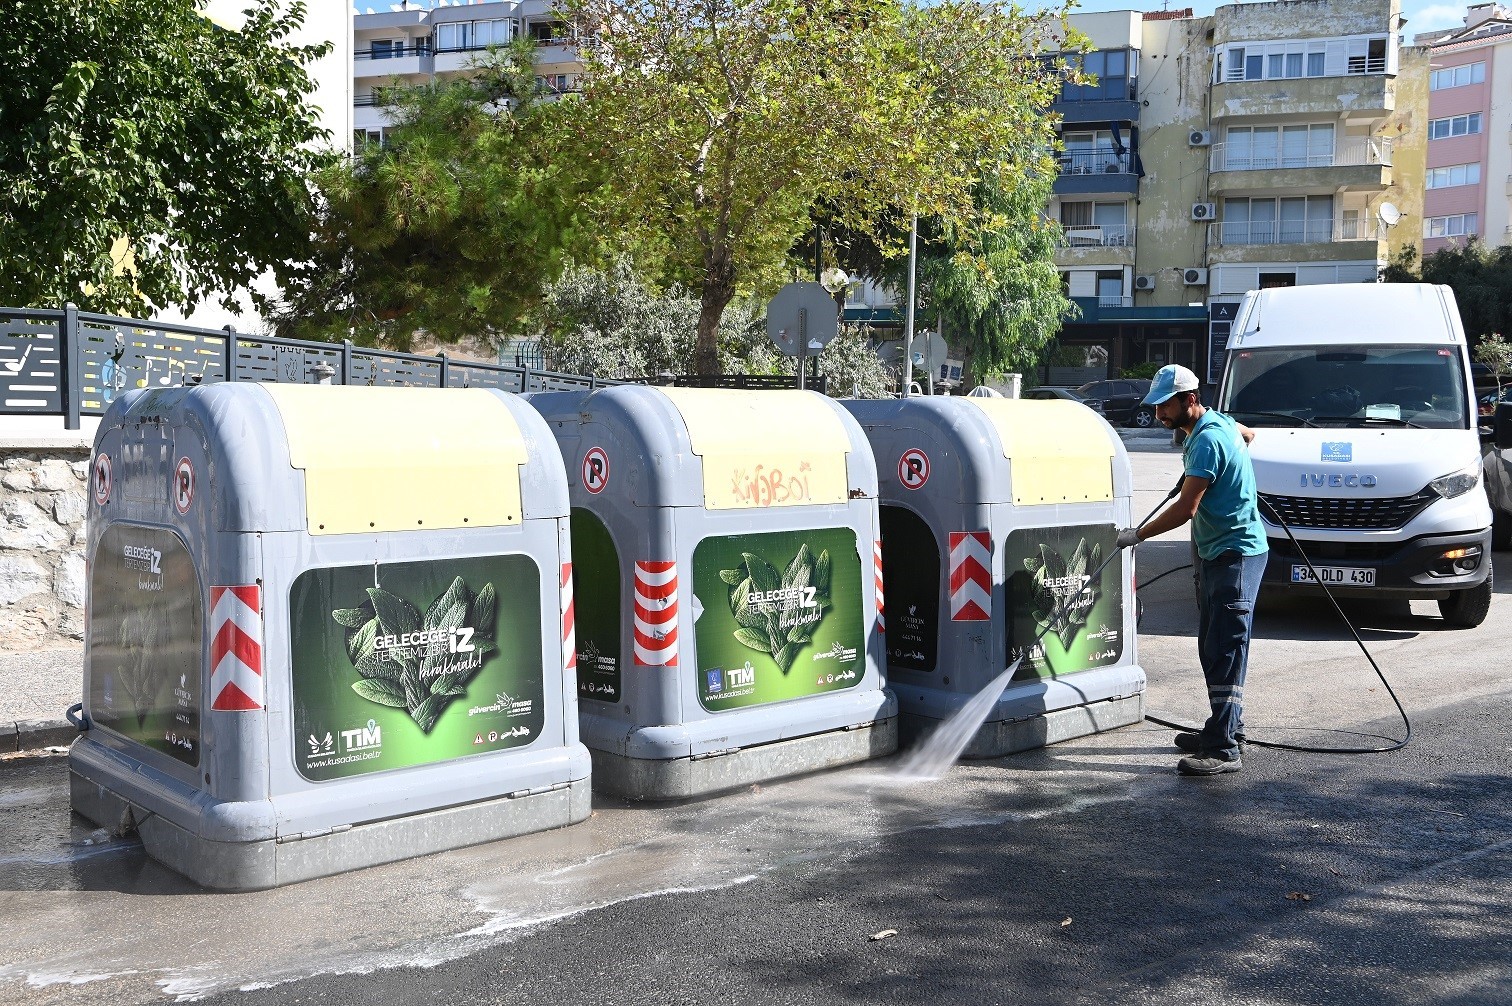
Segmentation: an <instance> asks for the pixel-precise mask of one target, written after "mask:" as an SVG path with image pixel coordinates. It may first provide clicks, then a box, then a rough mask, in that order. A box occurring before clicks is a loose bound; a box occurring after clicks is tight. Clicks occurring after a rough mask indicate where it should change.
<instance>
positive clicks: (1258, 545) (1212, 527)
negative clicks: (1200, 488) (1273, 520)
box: [1181, 409, 1270, 559]
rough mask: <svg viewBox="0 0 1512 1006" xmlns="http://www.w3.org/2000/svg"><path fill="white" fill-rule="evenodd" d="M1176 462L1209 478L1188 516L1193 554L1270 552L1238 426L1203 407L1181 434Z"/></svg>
mask: <svg viewBox="0 0 1512 1006" xmlns="http://www.w3.org/2000/svg"><path fill="white" fill-rule="evenodd" d="M1181 462H1182V467H1183V469H1184V470H1185V472H1186V474H1188V475H1191V476H1194V477H1196V478H1199V479H1207V480H1208V490H1207V492H1206V493H1204V494H1203V496H1202V502H1201V503H1199V504H1198V505H1197V516H1196V517H1194V518H1192V540H1193V541H1194V542H1196V544H1197V554H1198V555H1200V556H1202V557H1203V558H1204V559H1215V558H1217V557H1218V556H1219V555H1220V554H1221V553H1223V552H1227V551H1229V550H1230V549H1233V550H1235V551H1237V552H1238V553H1239V554H1240V555H1263V554H1265V552H1267V551H1269V549H1270V546H1269V545H1267V544H1266V541H1265V528H1264V527H1263V526H1262V525H1261V524H1260V507H1259V505H1258V504H1257V503H1256V501H1255V469H1254V467H1253V466H1251V465H1250V459H1249V453H1248V451H1247V450H1246V449H1245V446H1244V438H1243V437H1242V436H1240V435H1239V427H1238V425H1237V424H1235V422H1234V421H1233V420H1232V419H1230V418H1229V417H1228V416H1225V415H1224V414H1223V413H1221V412H1219V411H1217V410H1216V409H1208V410H1207V411H1206V412H1204V413H1203V414H1202V418H1201V419H1199V420H1197V425H1196V426H1194V427H1192V435H1191V436H1189V437H1187V438H1186V446H1185V447H1183V448H1182V451H1181Z"/></svg>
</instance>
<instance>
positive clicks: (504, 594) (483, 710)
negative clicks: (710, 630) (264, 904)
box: [70, 384, 590, 890]
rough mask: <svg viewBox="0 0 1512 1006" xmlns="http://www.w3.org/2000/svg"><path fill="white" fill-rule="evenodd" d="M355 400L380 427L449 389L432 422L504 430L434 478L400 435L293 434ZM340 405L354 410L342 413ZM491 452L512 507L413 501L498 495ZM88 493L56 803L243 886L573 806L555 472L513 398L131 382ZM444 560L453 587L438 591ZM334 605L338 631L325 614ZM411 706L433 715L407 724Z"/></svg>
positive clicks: (386, 855)
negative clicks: (74, 684) (465, 464)
mask: <svg viewBox="0 0 1512 1006" xmlns="http://www.w3.org/2000/svg"><path fill="white" fill-rule="evenodd" d="M374 392H383V393H384V396H383V397H382V399H381V403H380V404H381V407H382V408H381V411H382V412H383V413H384V414H385V415H387V416H388V417H390V418H392V419H393V420H394V421H395V422H396V423H398V422H409V423H413V424H423V423H425V422H427V421H428V420H429V418H430V417H431V416H432V415H434V414H437V413H440V414H441V415H443V416H444V415H447V414H450V411H449V410H452V409H453V408H454V407H455V406H456V405H457V404H458V400H447V399H445V398H443V397H438V396H456V395H463V396H472V397H469V398H467V399H463V400H460V401H461V402H463V404H465V405H466V408H465V409H462V410H461V412H459V413H457V415H466V416H472V417H485V418H488V419H490V420H492V423H491V425H495V426H502V427H504V428H508V427H511V426H513V427H514V428H515V429H514V430H512V431H510V433H509V434H508V435H504V434H502V433H498V432H495V433H493V434H491V435H490V434H485V435H483V436H481V437H475V438H472V439H471V441H470V446H473V447H476V448H478V450H477V451H476V452H472V453H471V456H472V458H473V460H472V465H473V466H475V468H474V469H472V470H465V471H457V472H455V473H452V474H451V475H450V477H449V478H448V475H447V473H445V472H441V471H437V470H427V469H425V468H424V465H425V464H426V461H425V455H426V452H425V451H424V450H423V449H421V450H415V451H413V452H412V453H409V454H408V455H407V456H391V455H388V454H387V453H386V451H387V450H388V449H389V448H390V447H391V446H392V447H393V448H394V449H396V450H398V449H399V446H400V445H399V444H398V443H395V442H393V441H392V440H391V439H390V438H386V437H385V436H384V433H383V430H382V429H372V428H368V429H362V428H358V429H353V428H351V427H343V426H342V425H341V424H339V423H321V424H318V425H324V426H326V427H327V428H324V429H318V430H310V429H305V430H302V431H295V430H293V429H291V425H292V423H293V422H294V421H295V420H296V419H297V420H298V421H300V422H304V423H306V424H309V423H310V422H311V418H312V417H318V416H321V415H327V416H330V415H336V416H339V415H342V413H343V411H344V410H346V409H348V408H353V407H354V406H366V407H368V408H369V409H370V410H371V408H372V403H373V401H374V400H373V399H372V397H371V395H372V393H374ZM396 392H397V393H396ZM311 393H313V394H315V395H321V394H324V395H330V396H334V397H333V398H332V399H331V400H330V401H329V402H320V401H317V400H315V399H314V398H312V397H309V396H310V395H311ZM354 393H355V394H354ZM280 394H297V395H298V396H305V397H296V398H293V399H287V398H277V399H276V398H275V396H276V395H280ZM480 395H481V396H488V399H487V400H484V399H479V398H478V397H477V396H480ZM365 396H366V397H365ZM301 403H303V405H304V406H306V407H305V408H302V409H301V408H295V406H297V405H300V404H301ZM333 408H334V410H335V411H334V412H332V409H333ZM362 414H363V413H362V409H361V408H355V409H354V411H353V412H352V422H353V423H354V424H356V425H357V426H359V427H360V426H362V425H363V423H362V420H361V416H362ZM511 418H512V420H513V422H512V423H511V422H510V420H511ZM372 425H373V424H371V423H369V424H368V426H369V427H371V426H372ZM412 428H413V427H412ZM296 432H297V433H299V434H300V436H298V437H296V438H295V440H297V441H299V442H301V443H303V444H304V445H305V447H304V448H302V449H303V450H304V451H305V453H307V454H308V453H309V452H310V451H311V450H317V451H318V450H324V454H323V455H321V456H315V455H312V456H311V457H307V458H303V459H301V458H298V457H295V456H294V454H295V449H294V448H293V447H292V446H291V443H293V442H294V441H291V433H296ZM464 435H465V434H464ZM342 437H347V438H349V439H350V443H348V444H342V443H340V442H339V441H340V438H342ZM364 437H370V438H371V439H370V440H364V439H363V438H364ZM385 440H390V442H389V443H385V442H384V441H385ZM499 442H507V444H506V446H507V448H508V451H509V453H510V459H511V460H515V461H518V462H519V464H518V467H517V468H516V466H515V465H513V464H510V465H508V466H507V468H506V470H505V472H504V473H503V474H499V473H497V472H495V473H491V474H487V475H486V476H485V475H480V474H479V473H480V472H481V469H483V467H484V466H489V465H491V464H497V463H499V462H500V459H496V458H494V457H491V456H490V454H489V453H488V450H489V448H490V447H491V446H492V445H493V444H495V443H499ZM325 445H334V447H333V448H332V449H326V447H325ZM438 450H440V448H438ZM438 456H439V455H438ZM447 456H449V457H457V456H460V455H459V452H458V451H457V450H456V449H455V448H453V449H452V452H451V454H449V455H447ZM296 462H298V463H299V464H301V465H302V466H303V467H296V466H295V465H296ZM364 466H365V467H364ZM416 466H419V467H418V468H416ZM515 470H517V471H518V483H517V491H516V490H515V489H511V490H510V493H509V494H506V495H509V496H510V497H511V498H512V501H513V503H512V505H511V506H510V507H509V508H510V509H515V508H516V507H517V508H518V512H516V513H511V514H508V515H502V516H501V515H500V514H497V513H496V514H493V515H490V514H489V513H484V512H474V513H472V514H471V515H470V516H468V515H466V514H464V515H463V516H460V517H458V516H457V515H456V514H455V513H452V512H449V511H447V509H446V507H447V505H448V504H447V503H446V502H437V501H445V500H446V497H444V495H441V494H446V493H447V492H448V488H449V485H450V486H451V487H453V489H454V491H456V495H455V496H454V497H452V501H455V500H456V499H462V500H464V501H466V500H467V499H468V498H469V492H470V491H469V490H466V489H462V490H455V487H456V486H459V485H465V482H464V480H469V479H474V478H487V479H493V480H496V481H497V480H500V479H503V480H505V481H502V482H499V483H498V484H501V485H502V484H507V480H510V479H514V478H515V475H514V471H515ZM389 471H391V472H392V476H391V478H392V481H388V479H389V478H390V476H389V475H388V474H386V473H387V472H389ZM374 478H380V479H382V480H383V481H382V482H380V483H375V482H374V481H373V479H374ZM317 481H318V485H317ZM92 489H93V492H92V495H93V499H92V500H91V510H90V517H89V544H88V547H89V556H90V568H91V580H90V598H89V617H88V619H87V621H86V636H85V681H84V692H85V695H84V712H85V716H86V717H87V719H88V721H89V724H90V726H89V729H88V730H86V731H85V732H84V733H83V734H82V735H81V736H80V738H79V739H78V740H77V741H76V742H75V743H74V745H73V748H72V750H71V751H70V770H71V775H72V803H73V807H74V809H75V810H76V811H78V812H79V813H81V814H83V815H84V816H85V817H88V818H90V819H91V820H93V821H95V822H96V823H98V824H100V825H104V826H107V827H111V828H119V829H121V830H130V829H133V828H134V829H135V830H137V831H138V832H139V833H140V835H141V838H142V841H143V843H144V845H145V848H146V851H147V852H148V854H149V855H152V856H153V857H154V858H156V859H158V860H160V861H161V862H163V863H164V864H165V865H167V866H169V867H170V868H172V869H174V870H176V871H178V872H180V873H183V874H185V875H186V876H189V877H190V878H192V879H194V880H195V881H197V882H199V883H201V884H204V885H206V886H209V887H215V888H223V889H231V890H248V889H259V888H267V887H273V886H278V885H282V884H287V883H292V882H296V881H299V880H304V879H308V878H311V877H317V876H323V875H327V874H332V873H337V872H341V871H344V870H348V869H353V868H357V867H361V866H367V865H372V864H376V863H382V862H388V861H392V860H397V859H403V858H408V857H411V856H416V855H423V854H427V853H431V852H436V851H439V850H443V849H449V848H456V847H460V846H463V845H468V844H473V843H478V842H484V841H489V840H493V839H497V838H503V837H507V836H510V835H515V834H520V833H524V832H529V831H537V830H542V829H546V828H554V827H559V826H562V825H566V824H569V823H572V822H574V821H580V820H582V819H584V818H585V817H586V816H587V815H588V812H589V790H588V785H589V784H588V777H589V770H590V762H589V758H588V754H587V751H586V749H585V748H584V747H583V746H582V745H581V744H580V743H579V741H578V737H577V708H576V706H577V701H576V683H575V678H574V676H573V673H572V670H571V668H570V666H569V664H568V662H567V660H566V658H565V654H566V653H567V652H570V649H571V647H570V645H566V644H564V639H563V634H564V632H563V629H564V624H566V623H565V620H564V609H566V608H567V607H568V606H569V604H570V595H569V594H568V593H567V591H565V590H564V589H563V585H562V578H563V573H564V571H565V569H566V568H567V565H568V564H569V563H570V551H569V549H570V544H569V539H568V534H567V520H566V518H567V493H566V484H565V476H564V473H563V470H562V465H561V460H560V457H559V455H558V454H557V452H556V450H555V445H554V444H553V442H552V440H551V436H550V433H549V432H548V431H547V429H546V427H545V424H544V423H543V422H541V420H540V417H539V416H538V415H537V414H536V413H535V412H534V411H533V410H531V409H529V408H528V407H527V406H525V405H524V403H523V402H522V401H520V400H519V399H518V398H516V397H515V396H510V395H506V394H503V393H499V392H492V391H440V390H437V391H421V390H418V389H368V388H357V389H347V388H329V387H320V388H310V389H301V390H299V391H298V392H297V393H296V392H293V391H290V390H288V389H266V388H264V387H262V386H259V385H245V384H214V385H206V386H203V387H197V388H176V389H165V390H161V391H159V390H152V391H144V392H133V393H130V394H127V395H125V396H123V397H122V398H120V399H118V400H117V401H116V402H114V403H113V404H112V406H111V408H110V409H109V411H108V412H107V413H106V415H105V417H104V418H103V420H102V421H101V424H100V429H99V432H98V434H97V436H96V442H95V461H94V474H93V484H92ZM471 495H472V497H474V498H475V497H476V496H477V495H478V494H477V493H471ZM406 508H409V509H406ZM367 509H372V510H373V511H374V513H373V517H374V519H373V520H371V521H368V520H366V516H367V513H366V510H367ZM464 509H465V507H464ZM506 517H507V520H506ZM411 518H413V519H411ZM326 521H331V524H330V525H329V526H327V524H326V523H325V522H326ZM427 521H428V522H429V523H428V524H427ZM317 522H318V523H317ZM339 522H344V523H339ZM474 523H477V524H480V525H482V526H472V525H473V524H474ZM401 525H407V527H405V529H402V530H401V529H399V527H400V526H401ZM438 525H440V526H438ZM359 526H369V527H370V529H369V530H368V531H367V532H366V533H363V532H361V531H357V530H355V528H357V527H359ZM123 563H124V564H125V565H126V569H127V572H126V573H125V574H124V576H123V575H122V573H121V567H122V564H123ZM154 566H156V567H157V570H156V571H154ZM458 570H460V571H461V572H457V577H458V578H460V579H461V580H462V581H463V587H462V588H458V590H457V591H456V592H451V593H448V594H446V595H445V596H442V595H440V594H437V593H436V592H437V591H441V590H446V589H447V588H446V584H447V583H448V582H451V581H452V579H453V573H454V572H455V571H458ZM464 574H465V575H464ZM133 577H134V578H135V583H134V584H133V582H132V578H133ZM380 581H381V584H382V589H383V590H384V591H387V592H388V593H386V594H385V595H384V597H385V598H389V597H404V595H405V594H406V593H407V592H408V593H409V595H410V596H408V597H407V598H405V601H406V602H407V603H409V604H410V605H411V607H412V609H413V610H412V611H411V612H410V613H409V614H404V613H403V612H400V613H399V614H393V615H391V617H390V618H389V619H388V620H387V621H384V622H382V623H380V621H379V619H378V617H377V612H376V609H374V608H373V605H374V604H376V603H377V597H376V596H375V595H369V594H368V593H367V590H366V588H367V586H369V585H374V584H378V583H379V582H380ZM468 581H470V582H468ZM484 581H486V583H485V582H484ZM495 581H498V583H497V585H495ZM437 584H439V585H440V586H437ZM416 585H419V586H418V587H417V586H416ZM427 585H428V586H427ZM490 588H491V591H490ZM415 590H420V591H421V592H422V593H421V594H415V593H414V591H415ZM490 592H491V593H492V594H493V596H494V602H493V605H492V611H491V612H490V611H489V610H488V609H489V605H488V604H487V602H486V598H487V596H488V594H489V593H490ZM425 595H429V596H425ZM433 599H434V602H435V603H434V604H431V602H432V600H433ZM443 602H445V603H443ZM364 603H367V605H368V607H367V608H363V607H362V605H363V604H364ZM387 603H389V602H387V601H385V604H387ZM395 603H397V604H398V606H399V608H403V603H400V602H395ZM338 609H339V610H340V611H342V612H345V614H344V615H342V616H341V617H344V618H347V619H348V620H349V621H350V622H351V623H352V625H353V628H347V627H346V625H347V623H346V622H338V621H335V620H333V619H334V617H335V616H336V615H337V613H338ZM421 612H424V615H423V616H422V615H421V614H420V613H421ZM369 616H371V617H369ZM409 619H413V621H414V624H413V625H408V626H402V625H401V628H409V629H413V630H415V631H414V632H413V633H411V634H410V635H409V636H407V637H406V636H401V635H398V634H395V633H396V632H397V631H398V630H394V629H393V626H392V625H391V624H390V623H391V622H393V623H395V624H399V623H403V622H405V621H406V620H409ZM154 624H156V625H159V626H168V627H170V628H166V629H159V630H154V629H153V628H152V625H154ZM358 624H360V625H361V626H362V628H361V629H357V628H356V627H355V626H356V625H358ZM437 626H439V628H437ZM364 633H366V634H367V636H366V638H356V637H359V636H362V635H363V634H364ZM425 633H428V635H424V634H425ZM422 635H424V639H423V640H422ZM492 635H498V636H499V637H500V638H499V639H498V641H497V642H492V641H487V642H485V640H489V637H490V636H492ZM448 647H449V649H448ZM490 647H492V649H490ZM332 654H334V655H332ZM421 654H424V656H423V657H422V656H421ZM359 656H360V657H362V658H363V659H364V660H366V661H367V663H366V664H365V665H363V666H365V667H366V668H367V671H368V673H361V672H359V671H358V670H357V662H358V658H359ZM475 660H476V661H479V662H481V667H479V666H477V665H475V664H473V661H475ZM405 661H409V662H408V663H406V662H405ZM401 669H402V671H403V673H402V674H399V673H397V672H399V671H401ZM390 672H395V673H396V674H397V676H396V677H384V675H387V674H389V673H390ZM369 674H371V675H372V677H371V678H370V677H369ZM445 675H451V677H450V678H448V679H447V683H446V684H444V685H442V684H439V682H438V679H439V678H441V677H443V676H445ZM165 676H166V677H167V678H168V680H167V681H166V682H165V681H164V680H163V678H164V677H165ZM500 680H508V681H520V682H524V683H525V684H524V686H523V690H522V691H521V696H520V698H519V700H518V701H517V702H516V703H515V704H514V705H513V706H509V707H505V706H503V705H501V702H502V698H501V697H500V696H499V695H498V694H497V682H498V681H500ZM486 685H494V686H495V687H494V688H491V689H489V690H488V693H487V694H481V693H482V692H483V690H484V686H486ZM359 686H360V687H362V688H363V689H365V690H366V691H365V692H363V693H358V692H357V691H356V688H357V687H359ZM407 688H408V689H411V691H412V692H414V694H413V695H411V696H408V697H407V696H406V694H405V689H407ZM372 695H376V696H378V698H379V699H381V700H382V701H374V700H372V699H370V698H369V697H368V696H372ZM422 697H425V701H429V697H434V698H435V701H434V702H433V703H432V705H431V707H427V708H431V709H439V710H440V712H439V713H438V714H436V715H434V716H431V715H428V714H426V713H424V712H419V713H417V714H416V715H415V716H412V715H411V713H410V711H409V706H410V705H411V704H413V705H415V706H416V708H417V709H418V708H419V707H420V706H421V705H423V703H422V702H421V701H420V700H421V699H422ZM412 700H413V701H412ZM422 721H424V722H425V723H426V726H425V727H423V728H422V726H421V723H422ZM474 725H476V726H477V727H479V729H478V731H477V733H476V735H475V737H474V738H467V739H465V740H459V738H462V737H465V735H466V734H467V733H471V727H472V726H474ZM522 731H523V732H522ZM490 734H492V735H494V736H493V737H492V738H490Z"/></svg>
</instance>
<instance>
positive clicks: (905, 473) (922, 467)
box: [898, 447, 929, 489]
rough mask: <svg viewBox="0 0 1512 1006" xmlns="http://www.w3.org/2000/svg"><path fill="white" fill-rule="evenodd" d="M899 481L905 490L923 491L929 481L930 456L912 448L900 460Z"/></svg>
mask: <svg viewBox="0 0 1512 1006" xmlns="http://www.w3.org/2000/svg"><path fill="white" fill-rule="evenodd" d="M898 481H899V482H901V483H903V488H904V489H922V488H924V483H926V482H928V481H929V455H928V454H925V453H924V452H923V451H921V450H919V449H918V448H917V447H910V448H909V449H908V450H906V451H904V452H903V455H902V457H900V458H898Z"/></svg>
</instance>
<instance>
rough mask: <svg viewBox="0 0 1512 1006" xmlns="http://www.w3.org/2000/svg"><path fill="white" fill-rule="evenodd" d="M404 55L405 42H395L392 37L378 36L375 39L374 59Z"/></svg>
mask: <svg viewBox="0 0 1512 1006" xmlns="http://www.w3.org/2000/svg"><path fill="white" fill-rule="evenodd" d="M403 55H404V43H403V42H395V41H394V40H393V39H391V38H376V39H374V40H373V45H372V56H373V58H374V59H394V58H397V57H399V56H403Z"/></svg>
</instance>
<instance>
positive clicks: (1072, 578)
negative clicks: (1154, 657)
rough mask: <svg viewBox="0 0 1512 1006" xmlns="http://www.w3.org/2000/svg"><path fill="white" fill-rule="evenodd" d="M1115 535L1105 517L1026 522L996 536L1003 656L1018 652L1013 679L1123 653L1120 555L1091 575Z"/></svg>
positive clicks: (1100, 662)
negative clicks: (1003, 594)
mask: <svg viewBox="0 0 1512 1006" xmlns="http://www.w3.org/2000/svg"><path fill="white" fill-rule="evenodd" d="M1117 535H1118V530H1117V528H1115V527H1114V526H1113V525H1112V524H1078V525H1070V526H1066V527H1048V528H1026V529H1023V530H1019V531H1014V532H1012V533H1011V534H1009V535H1008V537H1007V538H1006V539H1005V540H1004V542H1003V569H1004V570H1005V571H1006V574H1007V577H1008V591H1007V594H1008V618H1007V619H1006V622H1007V630H1008V661H1009V662H1010V663H1011V662H1012V661H1013V660H1015V659H1016V658H1017V657H1018V656H1019V655H1020V654H1021V653H1024V662H1023V663H1022V664H1021V665H1020V666H1019V669H1018V672H1017V673H1016V674H1015V675H1014V679H1015V680H1027V679H1032V678H1045V677H1060V676H1063V675H1066V674H1073V673H1075V672H1077V671H1085V670H1088V669H1090V668H1093V667H1103V666H1106V665H1108V664H1114V663H1117V662H1118V659H1119V657H1120V656H1122V655H1123V561H1122V559H1115V560H1114V561H1113V562H1110V563H1108V566H1107V568H1106V569H1104V570H1103V571H1102V573H1101V574H1100V575H1099V576H1097V577H1093V576H1092V574H1093V573H1094V572H1096V571H1097V567H1098V566H1101V565H1102V563H1103V560H1104V559H1106V558H1107V557H1108V556H1109V555H1112V554H1113V553H1114V552H1115V551H1116V544H1115V541H1116V539H1117ZM1041 632H1043V633H1044V635H1043V638H1042V639H1040V641H1039V642H1038V643H1035V642H1034V639H1035V637H1036V636H1039V635H1040V634H1041ZM1026 650H1027V652H1025V651H1026Z"/></svg>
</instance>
